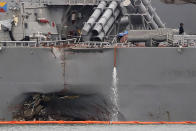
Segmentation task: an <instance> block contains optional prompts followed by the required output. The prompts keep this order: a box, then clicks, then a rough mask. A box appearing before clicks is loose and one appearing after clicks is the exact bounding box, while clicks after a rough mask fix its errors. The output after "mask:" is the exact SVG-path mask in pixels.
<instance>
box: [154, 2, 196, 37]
mask: <svg viewBox="0 0 196 131" xmlns="http://www.w3.org/2000/svg"><path fill="white" fill-rule="evenodd" d="M151 1H152V6H153V7H154V8H156V11H157V13H158V15H159V16H160V17H161V19H162V21H163V22H164V23H166V27H171V28H178V27H179V23H181V22H183V23H184V28H185V32H186V33H188V34H189V33H191V34H196V4H193V2H194V0H174V3H173V4H166V3H165V2H164V1H166V0H162V1H160V0H151ZM167 1H172V0H167Z"/></svg>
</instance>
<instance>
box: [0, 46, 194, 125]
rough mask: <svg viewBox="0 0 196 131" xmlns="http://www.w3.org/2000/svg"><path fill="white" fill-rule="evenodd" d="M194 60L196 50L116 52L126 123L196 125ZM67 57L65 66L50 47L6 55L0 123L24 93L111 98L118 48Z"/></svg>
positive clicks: (1, 55) (1, 66) (0, 78)
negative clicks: (62, 91)
mask: <svg viewBox="0 0 196 131" xmlns="http://www.w3.org/2000/svg"><path fill="white" fill-rule="evenodd" d="M195 55H196V52H195V49H194V48H184V49H182V50H181V49H178V48H126V49H125V48H122V49H117V57H116V61H117V72H118V80H119V83H118V95H119V100H118V104H119V112H120V113H121V114H122V115H123V116H124V120H126V121H135V120H138V121H196V117H195V114H196V111H195V107H196V106H195V104H194V100H195V98H196V88H195V83H196V82H195V80H196V68H195V67H196V61H195ZM63 56H64V58H65V63H62V60H61V58H60V57H59V56H58V53H56V52H54V51H52V50H51V49H50V48H31V49H29V48H6V49H3V50H1V52H0V60H1V62H0V97H1V99H0V102H1V106H0V118H1V119H4V120H12V112H13V109H12V110H11V109H10V108H11V107H12V106H13V103H14V104H16V103H19V102H20V101H22V97H21V95H23V94H25V93H31V92H41V93H48V92H56V91H60V90H63V89H64V88H66V89H68V90H72V91H75V92H78V93H81V92H82V93H83V92H91V93H100V94H102V95H104V96H106V97H107V98H108V99H109V98H111V95H112V93H111V86H112V72H113V66H114V50H113V49H104V50H103V51H101V52H100V51H98V52H97V51H91V52H88V51H85V52H83V51H81V50H79V51H73V50H72V51H67V50H66V51H65V54H64V55H63ZM61 57H62V54H61ZM62 65H63V66H62ZM64 65H65V68H64ZM64 72H65V73H64ZM64 84H65V85H64ZM19 98H20V99H19Z"/></svg>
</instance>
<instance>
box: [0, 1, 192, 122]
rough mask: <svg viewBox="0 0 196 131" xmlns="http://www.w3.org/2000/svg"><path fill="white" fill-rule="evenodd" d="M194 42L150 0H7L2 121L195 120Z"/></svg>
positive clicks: (2, 18)
mask: <svg viewBox="0 0 196 131" xmlns="http://www.w3.org/2000/svg"><path fill="white" fill-rule="evenodd" d="M157 10H158V9H157ZM174 17H175V16H174ZM195 46H196V35H189V34H186V33H183V34H181V35H179V31H178V29H172V28H167V27H166V25H165V23H164V22H163V21H162V20H161V18H160V17H159V15H158V14H157V12H156V10H155V9H154V8H153V7H152V5H151V2H150V1H149V0H55V1H54V0H15V1H13V0H7V1H4V0H0V103H1V105H0V119H1V120H2V121H11V120H114V121H120V120H123V121H196V117H195V115H194V114H196V110H195V108H196V105H194V100H195V98H196V88H195V85H196V82H195V80H196V61H195V59H196V58H195V55H196V49H195ZM57 92H58V93H57ZM62 92H69V93H68V94H66V93H65V94H64V93H62ZM70 92H71V93H70ZM55 93H57V94H58V95H57V96H58V97H57V96H55V95H54V94H55ZM89 93H90V94H91V95H89ZM93 94H100V95H93ZM91 96H92V97H91ZM51 97H52V98H51ZM80 98H81V99H82V100H81V101H80ZM87 100H88V102H87ZM71 101H72V102H71ZM100 103H101V104H100ZM85 104H86V105H85ZM49 105H50V109H48V108H49V107H48V106H49ZM97 105H99V107H97ZM108 105H110V106H108ZM100 106H101V107H100ZM46 107H48V108H46ZM88 107H89V108H88ZM67 108H70V109H67ZM62 110H64V111H65V112H63V114H61V113H59V112H60V111H62ZM73 112H74V113H73ZM47 113H48V114H50V115H47ZM81 114H83V115H81ZM55 115H56V116H55ZM39 116H42V117H41V118H40V117H39ZM43 116H45V117H44V119H42V118H43ZM62 116H65V117H66V118H64V117H62ZM46 117H47V118H46ZM72 117H74V119H72Z"/></svg>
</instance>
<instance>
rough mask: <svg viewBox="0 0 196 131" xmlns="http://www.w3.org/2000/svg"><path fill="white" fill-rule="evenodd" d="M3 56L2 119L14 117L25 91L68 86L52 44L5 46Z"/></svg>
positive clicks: (0, 76) (0, 73)
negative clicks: (47, 45)
mask: <svg viewBox="0 0 196 131" xmlns="http://www.w3.org/2000/svg"><path fill="white" fill-rule="evenodd" d="M0 60H1V62H0V88H1V91H0V103H1V109H0V118H1V119H2V120H12V112H13V111H14V110H16V109H15V108H16V107H17V104H19V103H20V102H21V101H23V95H24V94H25V93H29V92H42V93H48V92H54V91H60V90H63V88H64V80H63V73H62V72H63V69H62V65H61V63H60V61H59V60H58V59H57V58H55V57H54V55H53V53H52V52H51V49H50V48H44V49H43V48H3V49H2V50H1V51H0ZM15 106H16V107H15Z"/></svg>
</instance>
